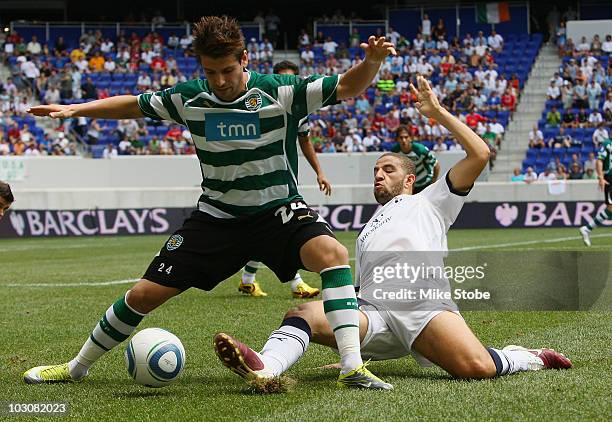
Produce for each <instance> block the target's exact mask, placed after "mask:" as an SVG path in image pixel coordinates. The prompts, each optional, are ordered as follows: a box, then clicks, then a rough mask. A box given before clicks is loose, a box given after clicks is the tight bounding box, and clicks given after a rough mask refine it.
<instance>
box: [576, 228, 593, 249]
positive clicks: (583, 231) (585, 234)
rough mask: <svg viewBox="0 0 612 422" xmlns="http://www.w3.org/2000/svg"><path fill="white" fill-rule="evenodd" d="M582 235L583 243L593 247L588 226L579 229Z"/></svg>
mask: <svg viewBox="0 0 612 422" xmlns="http://www.w3.org/2000/svg"><path fill="white" fill-rule="evenodd" d="M579 231H580V234H581V235H582V241H583V242H584V244H585V245H586V246H591V232H590V231H589V229H588V228H587V226H582V227H580V229H579Z"/></svg>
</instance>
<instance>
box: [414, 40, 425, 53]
mask: <svg viewBox="0 0 612 422" xmlns="http://www.w3.org/2000/svg"><path fill="white" fill-rule="evenodd" d="M412 45H413V47H414V49H415V50H416V51H422V50H423V46H424V45H425V40H424V39H422V38H421V39H418V38H415V39H414V40H412Z"/></svg>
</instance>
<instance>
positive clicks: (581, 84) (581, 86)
mask: <svg viewBox="0 0 612 422" xmlns="http://www.w3.org/2000/svg"><path fill="white" fill-rule="evenodd" d="M573 106H574V107H576V108H583V107H584V108H586V107H588V106H589V102H588V98H587V92H586V82H585V80H584V79H581V80H579V81H578V83H577V84H576V86H574V104H573Z"/></svg>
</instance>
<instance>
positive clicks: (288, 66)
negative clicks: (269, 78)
mask: <svg viewBox="0 0 612 422" xmlns="http://www.w3.org/2000/svg"><path fill="white" fill-rule="evenodd" d="M283 70H290V71H292V72H293V74H294V75H299V74H300V68H299V67H298V66H297V65H296V64H295V63H293V62H292V61H290V60H283V61H282V62H278V63H276V64H275V65H274V67H273V68H272V73H281V72H282V71H283Z"/></svg>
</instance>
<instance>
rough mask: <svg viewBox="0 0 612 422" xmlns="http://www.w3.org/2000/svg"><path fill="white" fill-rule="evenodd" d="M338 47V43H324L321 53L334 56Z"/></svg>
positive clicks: (331, 41)
mask: <svg viewBox="0 0 612 422" xmlns="http://www.w3.org/2000/svg"><path fill="white" fill-rule="evenodd" d="M337 47H338V43H337V42H336V41H334V40H330V41H325V42H324V43H323V51H324V52H325V54H336V48H337Z"/></svg>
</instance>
